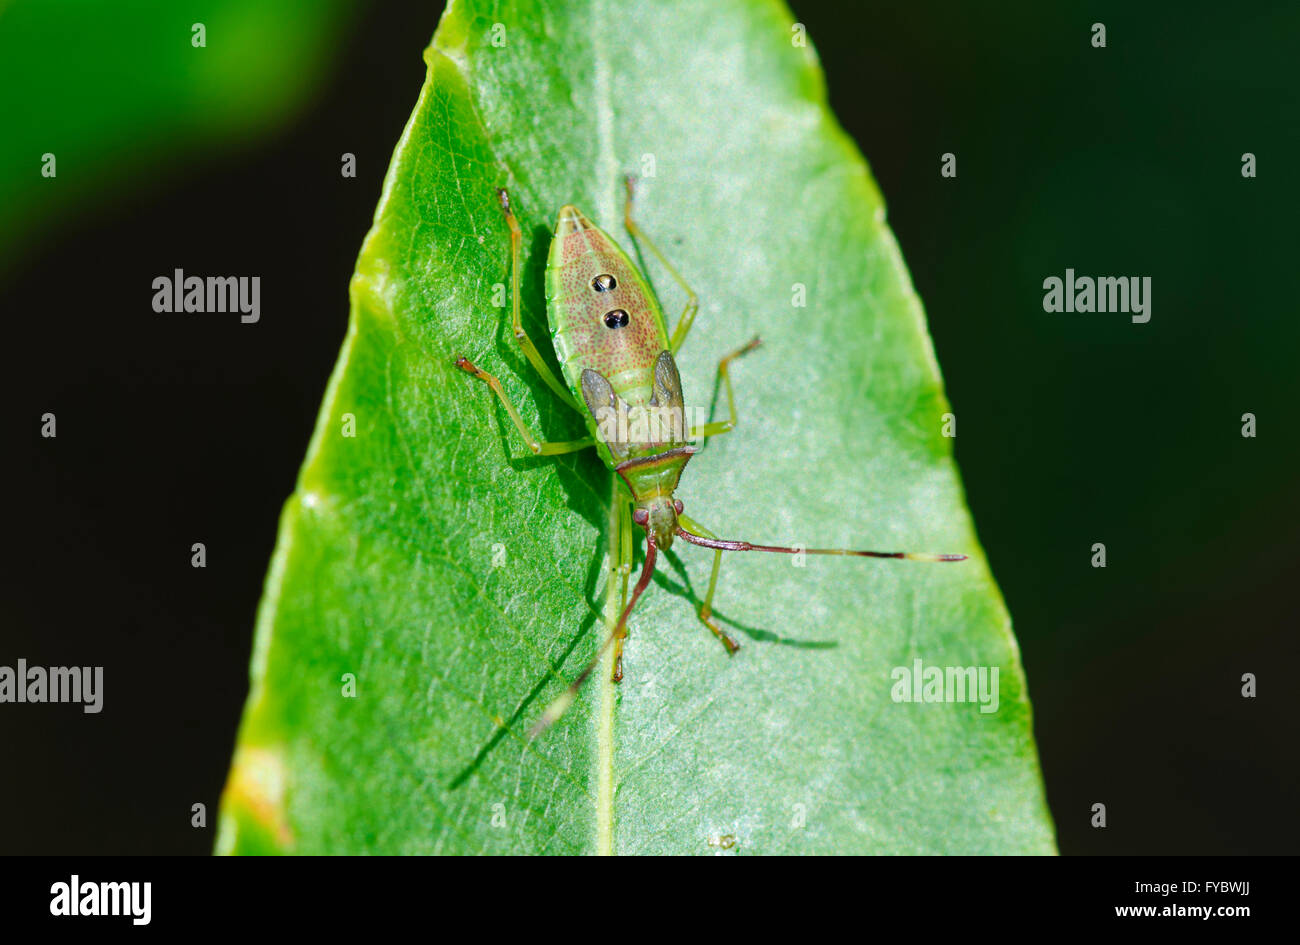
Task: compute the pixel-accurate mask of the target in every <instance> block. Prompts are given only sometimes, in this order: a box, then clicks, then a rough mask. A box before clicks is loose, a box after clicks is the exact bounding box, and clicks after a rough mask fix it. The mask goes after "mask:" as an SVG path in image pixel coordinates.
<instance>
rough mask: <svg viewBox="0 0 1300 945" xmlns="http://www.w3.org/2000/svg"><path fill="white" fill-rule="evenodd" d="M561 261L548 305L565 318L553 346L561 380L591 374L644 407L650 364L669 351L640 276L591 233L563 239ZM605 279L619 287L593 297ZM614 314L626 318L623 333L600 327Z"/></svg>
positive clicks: (600, 236)
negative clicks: (622, 313) (596, 282)
mask: <svg viewBox="0 0 1300 945" xmlns="http://www.w3.org/2000/svg"><path fill="white" fill-rule="evenodd" d="M561 258H562V259H563V260H564V263H563V264H562V265H561V266H560V267H559V269H558V276H559V278H558V283H559V293H558V294H557V296H556V297H555V298H552V299H550V300H549V301H550V304H551V305H552V306H555V307H556V309H557V310H559V311H562V312H565V318H564V322H563V324H562V326H560V327H559V328H558V330H556V331H555V333H554V337H553V340H554V342H555V353H556V355H557V356H558V357H559V360H560V367H561V368H562V369H563V371H564V375H565V377H566V379H568V380H569V382H570V384H573V382H574V378H578V377H581V375H582V372H583V370H585V369H587V368H590V369H591V370H593V371H597V372H599V373H600V374H603V375H604V376H605V377H607V378H608V379H609V382H610V383H611V384H612V385H613V386H614V389H615V390H616V391H618V393H619V395H620V396H621V397H623V399H624V400H626V401H627V402H628V403H630V404H637V403H646V402H648V400H649V397H650V389H651V381H652V378H653V376H654V364H655V359H656V358H657V357H658V356H659V352H661V351H663V350H664V349H665V348H667V347H668V338H667V336H666V335H665V333H664V331H663V328H662V326H661V321H660V317H659V316H658V309H657V307H655V303H654V302H653V301H652V300H651V299H649V298H647V294H646V293H647V292H648V290H647V289H646V288H645V287H644V282H643V281H642V279H641V277H640V275H639V274H638V273H637V271H636V269H635V268H633V266H632V264H631V263H630V262H629V261H628V259H627V257H626V256H624V255H623V253H622V252H621V251H619V250H618V249H617V248H616V247H615V246H613V244H612V243H611V241H610V240H609V238H608V237H607V236H605V234H604V233H602V232H601V231H600V230H596V229H588V230H581V231H579V232H576V233H572V234H570V235H569V236H567V237H566V238H565V240H564V243H563V245H562V247H561ZM606 273H607V274H609V275H612V276H613V277H614V278H615V279H616V280H618V285H617V286H616V287H615V288H614V289H611V290H609V291H606V292H597V291H595V290H594V289H593V288H592V285H591V282H592V280H593V279H595V278H596V276H599V275H602V274H606ZM615 309H622V310H623V311H625V312H627V313H628V323H627V325H626V326H625V327H623V328H610V327H608V326H607V325H606V324H605V315H606V313H608V312H610V311H612V310H615Z"/></svg>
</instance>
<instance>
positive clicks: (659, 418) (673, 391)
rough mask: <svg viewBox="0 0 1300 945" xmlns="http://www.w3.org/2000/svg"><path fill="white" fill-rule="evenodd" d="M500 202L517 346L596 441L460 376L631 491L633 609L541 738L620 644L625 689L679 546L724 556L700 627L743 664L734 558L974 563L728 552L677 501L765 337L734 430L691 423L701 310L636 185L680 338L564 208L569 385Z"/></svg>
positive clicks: (729, 544)
mask: <svg viewBox="0 0 1300 945" xmlns="http://www.w3.org/2000/svg"><path fill="white" fill-rule="evenodd" d="M497 194H498V197H499V199H500V202H501V209H502V211H503V212H504V213H505V217H506V222H507V224H508V225H509V227H510V289H511V320H512V325H513V328H514V334H515V340H517V341H518V342H519V345H520V347H521V348H522V349H523V352H524V355H525V357H527V358H528V361H529V363H531V364H532V366H533V367H534V368H535V369H536V370H537V372H538V373H539V374H540V375H541V377H542V380H543V381H545V382H546V384H547V385H548V386H549V387H550V388H551V389H552V390H553V391H555V393H556V395H557V396H559V397H560V399H561V400H563V401H564V402H565V403H567V404H568V405H569V406H571V407H572V408H573V409H575V410H577V411H578V412H579V413H580V414H582V417H583V420H584V421H585V423H586V426H587V435H586V436H585V437H583V438H582V439H579V440H571V441H568V442H563V443H547V442H543V441H541V440H539V439H538V438H537V437H536V436H534V435H533V433H532V431H531V430H529V428H528V425H527V424H525V423H524V421H523V418H522V417H520V416H519V411H517V410H516V409H515V406H514V404H512V403H511V402H510V398H509V397H507V396H506V393H505V391H504V390H503V389H502V387H501V383H500V382H499V381H498V380H497V379H496V378H495V377H493V376H492V375H491V374H489V373H487V372H486V371H484V370H482V369H480V368H479V367H477V366H476V365H475V364H474V363H473V362H471V361H470V360H469V359H467V358H463V357H462V358H458V359H457V360H456V366H457V367H459V368H460V369H462V370H463V371H466V372H468V373H469V374H472V375H474V376H475V377H477V378H479V379H480V380H482V381H484V382H485V383H486V384H487V385H488V386H489V387H491V388H492V391H493V392H494V393H495V394H496V395H497V397H498V398H500V400H501V403H502V406H504V407H505V410H506V412H507V413H508V414H509V415H510V419H511V421H512V422H513V423H514V425H515V426H516V427H517V428H518V429H519V433H520V435H521V436H523V438H524V441H525V442H526V443H527V444H528V448H529V449H530V450H532V452H533V453H535V454H537V455H542V456H554V455H557V454H561V453H571V452H574V451H575V450H581V449H586V448H588V447H595V449H596V451H597V452H598V453H599V455H600V458H601V459H602V460H603V461H604V463H605V465H606V466H608V467H609V468H610V469H611V470H613V471H614V472H615V473H617V474H618V477H619V480H620V482H621V486H620V488H619V489H618V490H617V498H616V502H618V503H619V505H620V514H619V516H618V519H617V520H618V521H619V522H620V534H619V536H617V540H616V541H615V542H614V543H613V545H612V546H613V547H616V548H619V549H620V553H619V560H617V561H615V562H611V568H610V571H611V573H614V572H621V573H622V574H623V575H624V583H623V598H624V600H625V601H626V603H625V604H624V606H623V609H622V614H621V616H620V617H619V619H618V623H617V625H616V626H615V627H614V629H613V630H612V631H610V633H609V635H608V636H607V637H606V638H605V641H604V642H603V643H602V644H601V646H600V648H599V649H598V650H597V652H596V655H595V657H594V658H593V659H592V660H591V662H590V663H588V664H587V666H586V668H585V669H583V671H582V672H581V673H580V674H579V675H578V677H577V678H576V679H575V680H574V682H573V684H572V685H570V686H569V687H568V689H567V690H566V691H565V692H564V693H563V694H561V695H560V696H559V697H558V698H557V699H555V700H554V701H553V702H552V703H551V704H550V706H548V707H547V709H546V711H545V712H543V713H542V716H541V718H540V719H539V720H538V721H537V723H536V724H535V725H534V726H533V728H532V731H531V733H530V734H531V735H533V736H536V735H537V734H539V733H540V732H541V731H542V730H544V729H545V728H546V727H547V726H549V725H551V724H552V723H553V722H555V720H556V719H558V718H559V717H560V716H561V715H562V714H563V713H564V711H565V709H567V708H568V706H569V705H570V704H571V703H572V702H573V700H574V698H575V697H576V695H577V693H578V690H579V688H580V687H581V686H582V684H583V682H585V681H586V679H587V678H588V677H589V676H590V675H591V673H592V672H593V671H594V670H595V668H596V667H597V665H599V661H600V659H601V657H602V656H603V655H604V653H605V651H606V650H607V649H608V648H609V647H610V646H611V645H613V646H614V675H613V678H614V680H615V681H616V682H617V681H618V680H620V679H621V678H622V675H623V660H622V650H623V640H624V638H625V637H626V635H627V630H626V627H627V619H628V615H629V614H631V612H632V609H633V608H634V607H635V606H636V602H637V600H638V599H639V598H640V597H641V594H642V592H643V591H645V589H646V587H647V586H648V585H649V583H650V578H651V576H652V575H653V574H654V569H655V558H656V554H657V552H658V551H659V550H660V549H667V548H670V547H671V546H672V544H673V541H674V539H676V538H681V539H682V540H683V541H687V542H689V543H691V544H693V545H701V546H703V547H705V548H711V549H713V552H714V557H713V571H712V574H711V575H710V577H709V590H708V593H707V594H706V595H705V598H704V603H703V604H702V605H701V607H700V610H699V614H698V616H699V618H700V620H701V622H703V623H704V625H705V626H706V627H708V628H709V630H710V631H712V633H713V635H714V636H716V637H717V638H718V640H719V641H721V643H722V645H723V646H724V647H725V648H726V650H727V653H728V654H734V653H735V652H736V650H737V649H739V645H738V644H737V643H736V641H735V640H733V639H732V638H731V637H730V636H729V635H728V634H727V633H726V632H725V631H724V630H723V629H722V628H721V627H720V626H718V624H717V622H716V621H715V620H714V619H713V594H714V592H715V591H716V590H717V586H718V569H719V567H720V566H721V563H722V552H724V551H770V552H776V553H780V554H796V553H798V552H802V553H804V554H812V555H857V556H861V557H867V558H903V559H907V560H911V561H962V560H964V559H965V558H966V556H965V555H960V554H928V553H922V552H906V551H851V550H848V549H842V548H806V549H796V548H792V547H784V546H779V545H755V544H751V543H749V542H747V541H726V540H723V539H720V538H718V536H716V535H714V534H713V533H712V532H711V531H709V530H708V529H707V528H705V527H704V526H702V525H700V524H699V523H698V522H696V521H694V520H693V519H691V518H690V517H689V516H687V515H686V514H685V512H684V509H683V505H682V503H681V501H680V500H679V499H677V498H675V496H674V495H673V493H674V492H675V490H676V489H677V483H678V480H679V479H680V478H681V475H682V471H683V470H684V469H685V468H686V464H687V463H688V462H689V461H690V459H691V455H692V454H693V453H695V451H696V447H694V446H692V445H691V443H692V442H693V441H697V440H700V439H702V438H704V437H709V436H718V435H721V434H723V433H727V432H729V431H731V430H732V429H733V428H734V427H735V426H736V402H735V397H734V394H733V392H732V387H731V376H730V374H729V372H728V368H729V366H730V364H731V361H732V360H733V359H734V358H737V357H739V356H740V355H743V354H746V353H747V352H750V351H753V350H754V349H755V348H756V347H758V345H759V339H758V338H754V339H753V340H751V341H750V342H749V343H748V344H745V345H743V346H742V347H740V348H738V349H736V350H735V351H733V352H731V353H730V354H728V355H727V356H726V357H724V358H723V359H722V360H721V361H719V362H718V376H719V377H720V378H721V380H722V382H723V383H724V384H725V385H726V389H727V406H728V409H729V412H730V416H729V417H728V419H726V420H719V421H714V422H706V423H701V424H697V425H690V424H688V423H687V413H686V403H685V398H684V396H683V394H682V381H681V377H680V376H679V375H678V372H677V362H676V360H675V356H676V354H677V352H678V350H679V349H680V348H681V346H682V342H684V341H685V340H686V335H687V333H688V332H689V331H690V330H691V324H692V322H694V320H695V313H696V311H697V309H698V300H697V298H696V295H695V293H694V292H693V291H691V288H690V286H689V285H687V284H686V281H685V280H684V279H683V278H682V276H681V274H680V273H678V271H677V269H676V268H675V267H674V266H673V264H672V263H670V262H669V261H668V260H667V258H665V256H664V255H663V253H661V252H660V251H659V249H658V248H657V247H656V246H655V244H654V243H653V242H652V241H651V240H650V239H649V237H647V236H646V235H645V233H644V232H642V231H641V229H640V227H638V226H637V224H636V222H635V221H634V220H633V219H632V194H633V188H632V180H631V178H628V179H627V199H626V202H625V203H624V211H623V220H624V225H625V226H626V228H627V231H628V233H629V234H630V235H631V236H632V238H633V239H634V240H636V241H637V242H638V243H639V244H641V245H643V246H644V247H646V248H647V249H649V250H650V252H651V253H652V254H653V255H654V257H655V258H656V259H658V260H659V262H660V263H661V264H662V265H663V266H664V268H665V269H666V270H667V271H668V272H669V274H670V275H671V276H672V277H673V279H674V280H675V281H676V282H677V283H678V284H679V285H680V286H681V287H682V288H683V289H684V290H685V291H686V293H687V302H686V307H685V308H684V309H683V310H682V314H681V316H680V317H679V318H678V320H677V324H676V326H675V327H674V329H673V332H672V335H671V336H669V334H668V328H667V324H666V323H665V321H664V316H663V311H662V310H661V309H660V307H659V302H658V301H657V299H656V297H655V294H654V292H653V290H652V289H651V288H650V285H649V283H648V282H647V281H646V279H645V277H644V276H642V274H641V272H640V271H639V270H638V269H637V267H636V266H635V265H634V264H633V262H632V260H631V259H630V258H629V257H628V255H627V254H626V253H625V252H623V250H622V249H621V248H620V247H619V245H618V244H617V243H615V242H614V240H613V239H612V238H611V237H610V236H609V234H608V233H606V232H605V231H604V230H602V229H600V228H599V227H598V226H596V225H595V224H594V223H592V222H591V220H589V219H587V217H586V216H584V215H583V213H582V212H581V211H580V210H579V209H578V208H577V207H575V206H573V205H572V204H569V205H566V206H564V207H561V208H560V213H559V217H558V219H557V221H556V225H555V236H554V238H553V239H552V241H551V248H550V254H549V256H548V257H547V261H546V319H547V322H548V323H549V325H550V331H551V340H552V343H553V344H554V347H555V354H556V357H557V359H558V360H559V364H560V369H561V371H562V372H563V374H564V383H563V384H562V383H561V382H560V381H559V380H558V379H557V378H556V377H555V375H554V374H553V373H552V372H551V369H550V368H549V367H548V366H547V365H546V362H545V361H543V360H542V356H541V354H540V353H539V352H538V350H537V348H536V346H535V345H534V344H533V342H532V340H531V339H530V338H529V337H528V334H527V333H526V332H525V331H524V329H523V325H522V324H521V323H520V316H519V247H520V242H521V238H520V231H519V223H518V221H517V220H516V219H515V215H514V213H513V212H512V211H511V209H510V196H509V194H507V193H506V191H505V190H499V191H498V192H497ZM634 527H636V528H640V529H641V530H642V531H644V532H645V539H646V553H645V564H644V565H643V567H642V569H641V575H640V577H639V578H638V579H637V582H636V586H635V587H634V588H633V589H632V596H631V598H630V599H628V598H627V579H626V576H627V574H628V573H629V571H630V570H631V566H632V541H631V537H632V530H633V528H634Z"/></svg>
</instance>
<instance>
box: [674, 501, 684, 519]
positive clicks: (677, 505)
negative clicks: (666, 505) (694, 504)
mask: <svg viewBox="0 0 1300 945" xmlns="http://www.w3.org/2000/svg"><path fill="white" fill-rule="evenodd" d="M673 508H675V509H676V510H677V514H678V515H681V514H682V511H683V510H684V509H685V508H686V506H684V505H682V500H681V499H674V500H673Z"/></svg>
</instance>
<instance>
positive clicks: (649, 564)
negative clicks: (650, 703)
mask: <svg viewBox="0 0 1300 945" xmlns="http://www.w3.org/2000/svg"><path fill="white" fill-rule="evenodd" d="M655 557H656V549H655V541H654V536H652V535H649V534H647V535H646V551H645V564H643V565H642V566H641V576H640V577H639V578H637V582H636V587H634V588H633V589H632V597H631V599H630V600H629V601H628V602H627V606H626V607H624V608H623V614H622V616H620V617H619V618H618V625H617V626H615V627H614V629H613V630H611V631H610V634H609V636H607V637H605V642H604V643H602V644H601V645H600V649H599V650H597V651H596V655H595V656H594V657H592V659H591V662H590V663H588V664H587V665H586V667H585V668H584V669H583V671H582V672H581V673H579V674H578V676H577V678H576V679H574V680H573V682H572V683H570V684H569V688H568V689H566V690H564V692H562V693H560V695H558V696H556V697H555V699H554V700H552V702H551V704H550V705H548V706H547V707H546V711H545V712H543V713H542V715H541V718H539V719H538V720H537V721H536V722H535V723H533V727H532V728H530V729H529V730H528V737H529V738H530V739H533V738H536V737H537V736H538V735H540V734H542V732H544V731H546V730H547V729H548V728H550V727H551V726H552V725H554V724H555V723H556V722H557V721H558V720H559V718H560V716H562V715H564V713H565V712H566V711H568V708H569V706H571V705H572V704H573V700H574V699H576V698H577V696H578V690H579V689H581V688H582V684H583V683H585V682H586V681H587V679H588V677H590V676H591V674H592V673H594V672H595V671H596V667H597V666H599V665H600V658H601V657H602V656H604V655H605V651H606V650H607V649H609V646H610V644H611V643H613V642H614V641H615V640H617V639H618V638H619V637H621V636H623V634H624V627H626V626H627V618H628V615H629V614H631V613H632V608H633V607H635V606H636V602H637V600H638V599H639V598H640V597H641V593H642V592H643V591H644V590H645V589H646V588H647V587H649V586H650V578H651V577H653V576H654V573H655Z"/></svg>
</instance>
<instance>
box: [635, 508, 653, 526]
mask: <svg viewBox="0 0 1300 945" xmlns="http://www.w3.org/2000/svg"><path fill="white" fill-rule="evenodd" d="M632 521H634V522H636V523H637V524H638V525H644V524H645V523H646V522H648V521H650V513H649V512H647V511H646V510H645V509H636V510H635V511H633V512H632Z"/></svg>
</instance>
